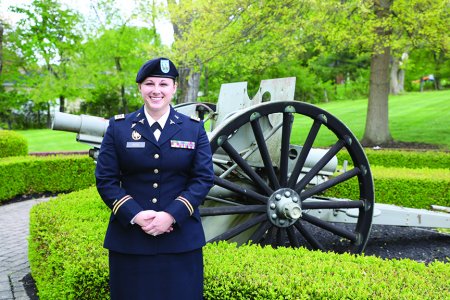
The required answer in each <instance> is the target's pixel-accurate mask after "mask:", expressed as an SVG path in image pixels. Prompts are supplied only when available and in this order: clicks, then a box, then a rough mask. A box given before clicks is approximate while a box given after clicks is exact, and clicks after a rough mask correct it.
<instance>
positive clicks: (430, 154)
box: [337, 149, 450, 169]
mask: <svg viewBox="0 0 450 300" xmlns="http://www.w3.org/2000/svg"><path fill="white" fill-rule="evenodd" d="M365 153H366V156H367V159H368V160H369V163H370V165H371V166H384V167H389V168H408V169H421V168H431V169H442V168H448V167H449V166H450V153H448V152H442V151H422V152H417V151H408V150H371V149H365ZM337 158H338V161H339V162H340V163H341V164H342V162H343V161H344V160H347V161H349V162H350V161H351V160H350V155H349V154H348V152H346V151H341V152H339V153H338V156H337Z"/></svg>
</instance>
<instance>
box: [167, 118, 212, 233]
mask: <svg viewBox="0 0 450 300" xmlns="http://www.w3.org/2000/svg"><path fill="white" fill-rule="evenodd" d="M199 127H200V129H199V136H198V140H197V148H196V154H195V157H194V161H193V162H192V164H191V167H192V169H191V173H190V179H189V181H188V184H187V185H186V189H185V190H184V191H183V192H181V194H180V195H179V196H178V197H177V198H176V199H175V201H173V202H172V203H171V204H170V205H169V206H168V207H167V208H166V209H165V211H166V212H168V213H170V214H171V215H172V217H174V219H175V221H176V222H177V224H179V225H180V226H182V225H183V221H184V220H186V219H188V218H189V217H190V216H192V215H193V214H194V212H195V211H196V210H198V207H199V206H200V204H202V202H203V200H204V199H205V197H206V195H207V194H208V192H209V190H210V188H211V187H212V185H213V184H214V170H213V163H212V154H211V146H210V144H209V140H208V137H207V135H206V132H205V129H204V128H203V124H202V123H200V124H199Z"/></svg>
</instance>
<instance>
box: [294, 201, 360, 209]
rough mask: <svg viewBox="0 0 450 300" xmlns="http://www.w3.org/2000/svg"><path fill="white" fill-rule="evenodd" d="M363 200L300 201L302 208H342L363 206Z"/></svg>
mask: <svg viewBox="0 0 450 300" xmlns="http://www.w3.org/2000/svg"><path fill="white" fill-rule="evenodd" d="M363 207H364V201H362V200H358V201H351V200H350V201H344V200H339V201H329V200H322V201H305V202H303V203H302V209H340V208H342V209H344V208H363Z"/></svg>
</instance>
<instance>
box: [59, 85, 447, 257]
mask: <svg viewBox="0 0 450 300" xmlns="http://www.w3.org/2000/svg"><path fill="white" fill-rule="evenodd" d="M294 91H295V78H280V79H272V80H264V81H262V82H261V85H260V87H259V90H258V92H257V94H256V95H255V96H254V97H253V99H250V98H249V96H248V93H247V83H246V82H239V83H230V84H224V85H222V87H221V91H220V95H219V99H218V102H217V104H209V103H197V102H195V103H183V104H181V105H176V106H174V108H175V109H176V110H177V111H178V112H180V113H184V114H186V115H197V116H199V117H200V118H202V119H203V120H204V121H205V124H206V125H207V127H209V132H208V137H209V141H210V144H211V150H212V153H213V162H214V172H215V180H214V186H213V187H212V189H211V190H210V192H209V194H208V196H207V197H206V199H205V202H204V204H203V205H202V206H201V207H200V214H201V216H202V222H203V226H204V229H205V235H206V238H207V240H208V241H209V242H215V241H221V240H225V241H231V242H237V243H238V244H243V243H248V242H253V243H259V244H262V245H272V246H274V247H277V246H290V247H300V246H305V247H307V248H310V249H320V250H323V251H328V250H331V251H336V252H350V253H361V252H362V251H363V250H364V247H365V245H366V243H367V241H368V239H369V236H370V230H371V226H372V224H383V225H400V226H420V227H442V228H450V214H447V213H439V212H433V211H428V210H420V209H411V208H401V207H397V206H393V205H385V204H375V199H374V184H373V179H372V173H371V170H370V165H369V162H368V160H367V157H366V155H365V153H364V149H363V148H362V147H361V145H360V144H359V142H358V140H357V139H356V137H355V136H354V135H353V133H352V132H351V131H350V130H349V129H348V128H347V127H346V126H345V125H344V124H343V123H342V122H341V121H340V120H338V119H337V118H336V117H334V116H333V115H332V114H330V113H328V112H326V111H324V110H322V109H320V108H318V107H316V106H314V105H311V104H307V103H303V102H299V101H294ZM107 126H108V122H107V120H105V119H102V118H98V117H93V116H86V115H81V116H75V115H70V114H64V113H56V114H55V118H54V122H53V129H55V130H65V131H72V132H77V133H78V135H77V140H78V141H79V142H83V143H87V144H89V145H91V146H92V147H93V149H91V150H90V156H91V157H93V158H94V160H95V159H96V157H97V155H98V149H99V148H100V146H101V140H102V138H103V135H104V132H105V131H106V128H107ZM294 129H295V130H294ZM322 135H324V136H327V137H328V138H329V139H330V140H332V141H333V142H332V145H331V146H330V147H327V148H320V147H317V145H315V144H316V140H317V138H318V137H319V136H322ZM341 151H342V152H346V153H348V155H349V157H350V160H348V161H340V162H339V161H338V159H337V157H338V156H339V153H340V152H341ZM348 187H351V188H348ZM346 190H349V191H350V190H351V191H353V192H348V193H346ZM354 191H357V192H356V193H355V192H354Z"/></svg>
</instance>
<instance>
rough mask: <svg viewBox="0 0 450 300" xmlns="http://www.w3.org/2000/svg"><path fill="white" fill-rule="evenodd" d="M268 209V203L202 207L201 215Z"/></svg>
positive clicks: (259, 211)
mask: <svg viewBox="0 0 450 300" xmlns="http://www.w3.org/2000/svg"><path fill="white" fill-rule="evenodd" d="M266 209H267V208H266V205H237V206H216V207H200V215H201V216H202V217H206V216H221V215H238V214H250V213H263V212H265V211H266Z"/></svg>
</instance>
